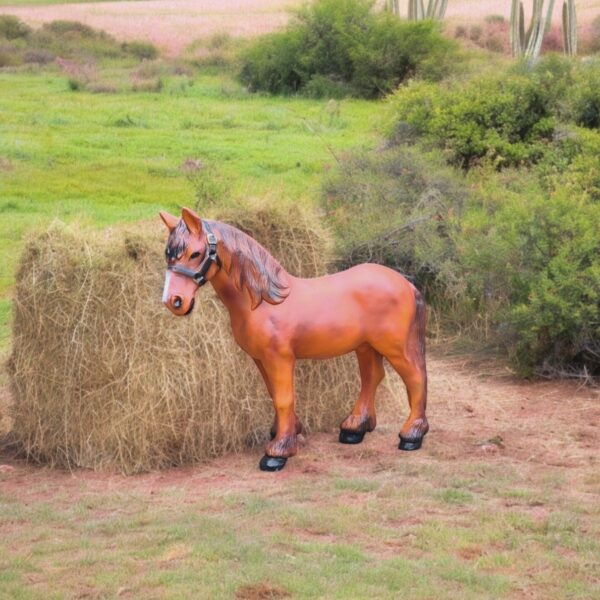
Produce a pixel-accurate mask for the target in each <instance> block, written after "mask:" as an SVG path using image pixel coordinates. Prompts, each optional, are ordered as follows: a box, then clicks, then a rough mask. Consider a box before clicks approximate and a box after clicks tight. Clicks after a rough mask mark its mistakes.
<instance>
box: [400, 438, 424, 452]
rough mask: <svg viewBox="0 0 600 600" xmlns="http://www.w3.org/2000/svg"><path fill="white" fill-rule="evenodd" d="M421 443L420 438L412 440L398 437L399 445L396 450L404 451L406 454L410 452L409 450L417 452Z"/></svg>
mask: <svg viewBox="0 0 600 600" xmlns="http://www.w3.org/2000/svg"><path fill="white" fill-rule="evenodd" d="M422 443H423V438H422V437H421V438H412V439H408V438H403V437H400V443H399V444H398V448H399V449H400V450H406V451H407V452H410V451H411V450H418V449H419V448H420V447H421V444H422Z"/></svg>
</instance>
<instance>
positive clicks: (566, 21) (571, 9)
mask: <svg viewBox="0 0 600 600" xmlns="http://www.w3.org/2000/svg"><path fill="white" fill-rule="evenodd" d="M562 28H563V43H564V47H565V54H568V55H569V56H574V55H575V54H577V15H576V13H575V0H565V1H564V2H563V7H562Z"/></svg>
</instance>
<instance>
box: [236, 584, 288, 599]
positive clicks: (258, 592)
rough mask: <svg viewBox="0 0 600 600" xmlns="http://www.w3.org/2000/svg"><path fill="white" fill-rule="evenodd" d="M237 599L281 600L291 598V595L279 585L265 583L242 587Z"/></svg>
mask: <svg viewBox="0 0 600 600" xmlns="http://www.w3.org/2000/svg"><path fill="white" fill-rule="evenodd" d="M235 597H236V598H237V600H278V599H279V598H289V597H290V593H289V592H287V591H286V590H284V589H283V588H281V587H279V586H278V585H272V584H270V583H269V582H265V581H263V582H261V583H255V584H252V585H244V586H242V587H241V588H239V589H238V590H237V591H236V593H235Z"/></svg>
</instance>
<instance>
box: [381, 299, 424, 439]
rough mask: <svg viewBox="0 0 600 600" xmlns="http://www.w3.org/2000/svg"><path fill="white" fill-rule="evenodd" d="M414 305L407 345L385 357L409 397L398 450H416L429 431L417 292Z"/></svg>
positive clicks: (420, 302) (421, 309)
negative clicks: (401, 381)
mask: <svg viewBox="0 0 600 600" xmlns="http://www.w3.org/2000/svg"><path fill="white" fill-rule="evenodd" d="M416 300H417V306H416V313H415V317H414V320H413V322H412V323H411V326H410V328H409V331H408V336H407V339H406V343H405V344H404V345H403V348H402V350H401V351H398V352H392V353H389V354H386V358H387V359H388V361H389V362H390V364H391V365H392V367H394V369H395V370H396V372H397V373H398V374H399V375H400V377H402V380H403V381H404V385H405V386H406V392H407V395H408V404H409V406H410V414H409V416H408V418H407V419H406V421H405V423H404V425H403V426H402V429H401V430H400V444H399V446H398V447H399V449H400V450H418V449H419V448H420V447H421V444H422V442H423V437H424V436H425V434H426V433H427V432H428V431H429V423H428V422H427V417H426V415H425V410H426V408H427V367H426V362H425V324H426V309H425V302H424V301H423V299H422V298H421V295H420V294H419V293H418V292H417V297H416Z"/></svg>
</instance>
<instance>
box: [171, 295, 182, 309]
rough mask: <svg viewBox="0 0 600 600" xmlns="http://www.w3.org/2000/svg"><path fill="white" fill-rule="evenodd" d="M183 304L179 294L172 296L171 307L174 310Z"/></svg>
mask: <svg viewBox="0 0 600 600" xmlns="http://www.w3.org/2000/svg"><path fill="white" fill-rule="evenodd" d="M182 304H183V302H182V300H181V298H180V297H179V296H175V297H174V298H173V308H174V309H175V310H179V309H180V308H181V305H182Z"/></svg>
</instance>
